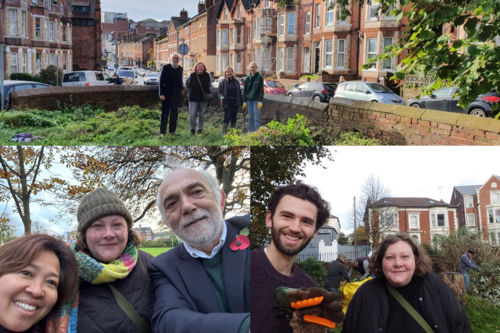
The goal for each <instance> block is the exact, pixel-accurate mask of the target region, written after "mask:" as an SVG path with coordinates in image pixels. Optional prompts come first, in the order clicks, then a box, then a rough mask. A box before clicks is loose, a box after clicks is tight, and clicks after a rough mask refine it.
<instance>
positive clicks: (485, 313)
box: [463, 296, 500, 333]
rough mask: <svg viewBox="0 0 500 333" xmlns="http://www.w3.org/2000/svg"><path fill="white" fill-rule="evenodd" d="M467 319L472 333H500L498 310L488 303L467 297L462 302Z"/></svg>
mask: <svg viewBox="0 0 500 333" xmlns="http://www.w3.org/2000/svg"><path fill="white" fill-rule="evenodd" d="M463 304H464V306H465V310H466V313H467V318H469V321H470V324H471V327H472V332H474V333H490V332H500V308H499V307H496V306H494V305H493V304H492V303H491V302H490V301H488V300H485V299H481V298H478V297H473V296H467V299H466V300H465V301H464V302H463Z"/></svg>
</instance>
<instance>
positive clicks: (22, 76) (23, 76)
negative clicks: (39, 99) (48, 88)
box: [10, 73, 40, 82]
mask: <svg viewBox="0 0 500 333" xmlns="http://www.w3.org/2000/svg"><path fill="white" fill-rule="evenodd" d="M10 79H11V80H19V81H35V82H39V81H40V78H39V77H38V76H37V75H31V74H28V73H12V74H10Z"/></svg>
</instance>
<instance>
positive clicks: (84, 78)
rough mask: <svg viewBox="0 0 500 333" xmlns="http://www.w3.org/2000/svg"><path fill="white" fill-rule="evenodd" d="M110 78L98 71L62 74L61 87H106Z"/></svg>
mask: <svg viewBox="0 0 500 333" xmlns="http://www.w3.org/2000/svg"><path fill="white" fill-rule="evenodd" d="M110 80H111V78H110V77H109V75H108V74H106V73H104V72H100V71H76V72H68V73H64V75H63V80H62V85H63V87H73V86H107V85H108V84H109V81H110Z"/></svg>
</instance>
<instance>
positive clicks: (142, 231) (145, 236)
mask: <svg viewBox="0 0 500 333" xmlns="http://www.w3.org/2000/svg"><path fill="white" fill-rule="evenodd" d="M132 231H133V232H135V233H136V234H137V235H138V236H139V237H141V240H143V241H146V240H155V236H154V232H153V230H152V229H151V228H150V227H146V228H142V227H141V225H140V224H139V228H133V229H132Z"/></svg>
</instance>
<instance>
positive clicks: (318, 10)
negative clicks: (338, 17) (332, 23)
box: [314, 3, 321, 29]
mask: <svg viewBox="0 0 500 333" xmlns="http://www.w3.org/2000/svg"><path fill="white" fill-rule="evenodd" d="M314 18H315V20H314V28H315V29H317V28H319V26H320V21H321V4H319V3H318V4H316V15H315V16H314Z"/></svg>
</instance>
